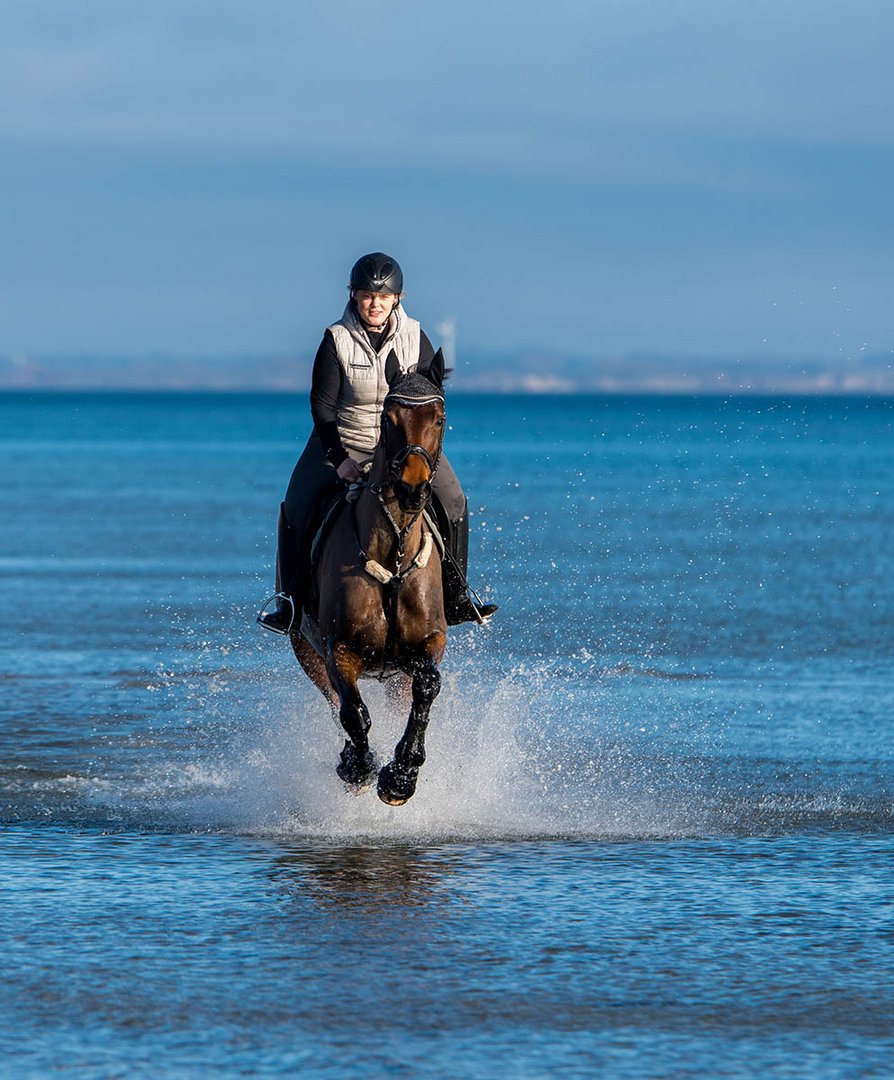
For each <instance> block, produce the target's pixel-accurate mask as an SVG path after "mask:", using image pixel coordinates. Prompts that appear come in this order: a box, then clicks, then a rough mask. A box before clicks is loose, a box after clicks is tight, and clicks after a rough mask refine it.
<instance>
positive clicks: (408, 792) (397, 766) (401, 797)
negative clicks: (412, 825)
mask: <svg viewBox="0 0 894 1080" xmlns="http://www.w3.org/2000/svg"><path fill="white" fill-rule="evenodd" d="M440 637H441V638H442V640H443V635H440ZM443 651H444V647H443V645H441V647H440V649H436V648H432V649H430V650H429V654H428V655H427V656H425V657H424V658H423V659H421V660H420V661H419V663H418V664H417V665H415V667H414V670H413V705H412V707H411V709H410V718H409V720H408V721H407V728H406V731H405V732H404V734H403V737H402V738H401V740H400V742H399V743H398V744H397V746H396V747H395V748H394V759H393V761H391V762H390V763H389V764H388V765H385V766H384V767H383V768H382V770H381V771H380V772H379V784H378V794H379V798H380V799H381V800H382V802H386V803H388V804H389V805H391V806H402V805H403V804H404V803H405V802H407V800H408V799H411V798H412V797H413V795H414V793H415V791H416V780H417V778H418V776H419V769H420V767H421V766H422V764H423V763H424V762H425V732H426V729H427V727H428V714H429V712H430V711H431V707H432V704H433V702H434V700H435V698H436V697H437V696H438V693H439V691H440V689H441V675H440V672H439V671H438V660H440V658H441V654H442V653H443Z"/></svg>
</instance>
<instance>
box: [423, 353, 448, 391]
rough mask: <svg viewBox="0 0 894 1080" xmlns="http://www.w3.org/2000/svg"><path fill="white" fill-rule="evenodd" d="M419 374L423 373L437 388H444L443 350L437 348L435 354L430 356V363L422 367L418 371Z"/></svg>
mask: <svg viewBox="0 0 894 1080" xmlns="http://www.w3.org/2000/svg"><path fill="white" fill-rule="evenodd" d="M419 374H420V375H424V376H425V377H426V379H428V381H429V382H433V383H434V384H435V386H437V388H438V389H439V390H443V389H444V350H443V349H438V351H437V352H436V353H435V355H434V356H433V357H432V358H431V363H430V364H429V365H428V367H427V368H424V369H423V370H422V371H420V372H419Z"/></svg>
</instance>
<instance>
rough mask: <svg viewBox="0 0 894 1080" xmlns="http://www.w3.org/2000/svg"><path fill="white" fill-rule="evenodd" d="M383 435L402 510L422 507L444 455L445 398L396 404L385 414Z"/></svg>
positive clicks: (426, 500)
mask: <svg viewBox="0 0 894 1080" xmlns="http://www.w3.org/2000/svg"><path fill="white" fill-rule="evenodd" d="M384 420H385V423H384V425H383V431H382V436H383V438H384V439H385V446H386V453H387V456H388V462H389V468H390V470H391V474H392V478H393V482H394V493H395V495H396V497H397V501H398V504H399V506H400V508H401V510H404V511H405V512H409V513H414V512H417V511H419V510H421V509H422V508H423V507H424V506H425V504H426V503H427V502H428V500H429V498H430V496H431V481H432V477H433V476H434V470H435V469H436V468H437V462H438V459H439V458H440V455H441V443H442V441H443V434H444V423H445V416H444V404H443V402H440V401H436V402H428V403H426V404H424V405H414V406H410V405H403V404H400V405H394V406H392V407H390V408H388V409H386V411H385V414H384Z"/></svg>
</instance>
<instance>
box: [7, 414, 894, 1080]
mask: <svg viewBox="0 0 894 1080" xmlns="http://www.w3.org/2000/svg"><path fill="white" fill-rule="evenodd" d="M448 420H449V423H450V430H449V433H448V436H447V444H446V449H447V453H448V455H449V457H450V459H451V461H452V463H453V465H454V467H455V468H456V469H457V471H458V473H459V474H460V476H461V478H462V480H463V482H464V486H465V487H466V490H467V493H468V495H469V501H470V505H471V507H472V510H473V514H474V516H473V536H472V549H473V550H472V557H473V577H474V579H475V581H476V583H478V584H479V586H480V590H481V591H483V592H484V593H485V594H487V595H491V596H492V597H493V598H494V599H496V600H497V601H498V602H499V603H500V605H501V608H500V612H499V614H498V616H497V618H496V619H495V620H494V622H493V624H492V625H491V626H490V627H488V628H486V629H484V630H480V629H477V628H472V627H468V628H458V629H457V630H455V631H453V633H452V637H451V642H450V646H449V650H448V655H447V658H446V660H445V664H444V668H443V672H444V689H443V691H442V694H441V696H440V698H439V699H438V701H437V702H436V704H435V706H434V709H433V714H432V715H433V720H432V724H431V729H430V735H429V740H428V761H427V763H426V765H425V767H424V770H423V772H422V774H421V778H420V783H419V788H418V792H417V795H416V797H415V798H414V799H413V801H412V802H411V803H409V804H408V805H407V806H405V807H402V808H391V807H387V806H385V805H384V804H382V803H380V802H379V801H378V800H377V799H376V798H375V795H374V793H369V794H368V795H366V796H362V797H359V798H356V797H353V796H350V795H348V794H346V793H345V791H344V790H343V788H342V786H341V784H340V783H339V781H338V780H337V778H336V777H335V774H334V765H335V762H336V759H337V755H338V751H339V749H340V746H341V738H340V735H339V732H338V731H337V730H336V729H335V727H334V726H333V724H332V721H331V720H330V718H329V714H328V709H327V708H326V706H325V705H324V703H323V700H322V698H321V697H320V696H319V695H318V693H317V691H316V690H314V689H313V688H312V687H311V686H310V685H309V684H308V683H307V682H306V680H305V679H304V676H303V675H302V673H301V672H300V670H299V669H298V667H297V665H296V663H295V661H294V659H293V658H292V656H291V653H290V651H289V649H288V646H287V645H286V644H285V643H284V642H283V641H282V640H281V639H274V638H272V637H270V636H267V635H262V634H261V633H260V631H258V630H257V628H256V627H255V626H254V621H253V620H254V613H255V610H256V608H257V606H258V605H259V603H260V602H261V601H262V600H263V599H264V598H265V597H266V596H267V595H268V594H269V592H270V591H271V590H272V563H273V554H274V552H273V537H272V534H273V527H274V523H275V513H276V508H277V506H278V503H279V500H280V499H281V497H282V492H283V489H284V486H285V483H286V481H287V479H288V476H289V473H290V471H291V468H292V465H293V463H294V460H295V458H296V456H297V454H298V452H299V451H300V449H301V446H302V445H303V442H304V440H305V438H306V436H307V425H308V418H307V405H306V402H305V400H304V399H303V398H300V397H290V396H284V397H279V398H277V397H273V396H239V395H233V396H226V395H219V396H214V395H157V396H153V395H111V394H109V395H87V394H85V395H50V394H47V395H34V396H32V395H24V394H21V395H6V396H2V397H0V461H2V481H0V519H2V522H3V525H2V532H0V581H2V592H0V625H2V626H3V631H2V638H0V688H2V732H3V750H4V752H3V755H2V760H0V814H2V820H3V832H2V835H0V884H2V893H0V895H2V898H3V927H4V945H5V948H4V950H3V978H2V987H3V989H2V991H0V993H2V1000H3V1009H2V1014H0V1052H2V1055H3V1070H4V1074H6V1075H14V1076H45V1075H48V1074H51V1073H56V1072H59V1073H63V1074H64V1073H73V1074H75V1075H78V1076H98V1077H99V1076H101V1077H107V1076H124V1075H127V1076H147V1077H149V1076H151V1077H157V1076H193V1075H195V1076H199V1075H206V1074H207V1073H208V1072H210V1071H216V1072H220V1073H223V1074H232V1075H239V1074H246V1075H261V1076H276V1075H302V1076H304V1075H306V1076H320V1077H325V1076H333V1077H336V1076H337V1077H353V1076H360V1075H363V1076H369V1075H374V1076H375V1075H384V1074H386V1073H387V1074H388V1075H392V1076H398V1077H400V1076H407V1077H409V1076H416V1075H425V1076H435V1077H441V1076H443V1077H455V1076H470V1077H476V1076H482V1077H487V1076H517V1077H547V1076H555V1075H557V1074H559V1073H560V1072H561V1073H562V1074H564V1075H569V1076H592V1075H594V1074H601V1075H607V1076H629V1077H641V1076H642V1077H647V1076H648V1077H652V1076H667V1075H673V1076H699V1077H701V1076H705V1075H710V1076H751V1075H762V1076H763V1075H770V1076H786V1077H788V1076H807V1075H810V1076H817V1077H844V1076H861V1077H862V1076H889V1075H890V1074H891V1072H892V1062H894V1021H892V1016H894V886H892V882H891V865H892V854H894V842H892V825H894V740H892V738H891V717H892V715H894V667H892V662H891V643H892V623H894V617H892V612H894V554H892V545H891V543H890V536H891V535H892V533H894V502H892V499H891V493H892V491H894V483H892V481H894V439H892V430H894V401H891V400H885V399H858V398H832V399H823V398H803V399H782V398H734V399H721V398H703V399H687V398H648V397H635V398H629V399H627V398H620V397H555V398H550V397H543V398H541V397H537V398H510V397H480V396H463V395H461V394H453V395H451V397H450V399H449V402H448ZM368 691H369V692H368V698H369V700H370V703H371V707H372V710H373V718H374V727H373V743H374V745H375V746H376V747H377V749H379V750H380V751H381V752H382V754H383V755H384V754H387V752H388V750H389V749H390V748H391V747H392V746H393V745H394V742H395V740H396V738H397V737H398V735H399V733H400V730H401V728H402V724H403V719H404V718H403V717H402V716H395V715H392V714H391V711H390V710H389V708H388V706H387V705H386V702H385V700H384V697H383V695H382V693H381V690H380V688H379V687H378V686H376V685H374V684H370V686H369V687H368Z"/></svg>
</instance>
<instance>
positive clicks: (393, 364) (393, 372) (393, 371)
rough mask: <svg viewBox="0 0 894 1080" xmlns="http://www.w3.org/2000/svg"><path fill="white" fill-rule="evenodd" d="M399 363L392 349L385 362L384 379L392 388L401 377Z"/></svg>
mask: <svg viewBox="0 0 894 1080" xmlns="http://www.w3.org/2000/svg"><path fill="white" fill-rule="evenodd" d="M401 374H402V372H401V370H400V361H399V360H398V359H397V353H396V352H395V351H394V349H392V350H391V352H390V353H388V359H387V360H386V361H385V379H386V381H387V382H388V385H389V386H394V384H395V382H397V380H398V379H399V378H400V377H401Z"/></svg>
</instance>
